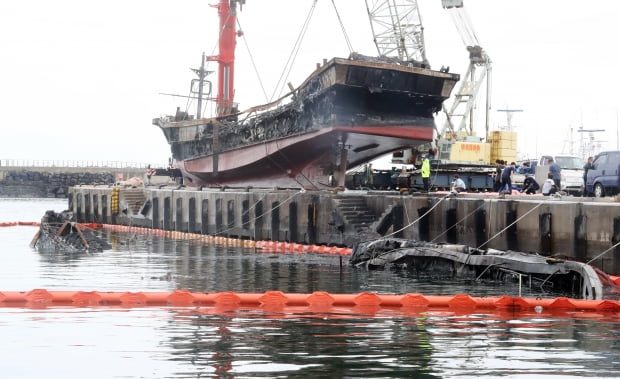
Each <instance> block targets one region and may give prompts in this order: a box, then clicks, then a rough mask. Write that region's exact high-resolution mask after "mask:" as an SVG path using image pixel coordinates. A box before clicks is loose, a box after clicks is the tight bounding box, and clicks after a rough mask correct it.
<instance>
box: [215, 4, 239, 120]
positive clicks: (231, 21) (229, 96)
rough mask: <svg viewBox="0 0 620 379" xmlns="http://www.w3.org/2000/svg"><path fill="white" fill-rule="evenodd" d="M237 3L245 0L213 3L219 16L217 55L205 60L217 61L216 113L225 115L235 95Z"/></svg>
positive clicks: (232, 104) (231, 106)
mask: <svg viewBox="0 0 620 379" xmlns="http://www.w3.org/2000/svg"><path fill="white" fill-rule="evenodd" d="M237 3H239V5H240V6H241V5H243V4H245V0H220V2H219V4H217V5H213V7H216V8H217V10H218V15H219V17H220V39H219V46H220V52H219V55H215V56H208V57H207V61H216V62H217V63H218V78H217V98H216V104H217V115H218V116H225V115H228V114H231V113H232V110H233V108H234V103H233V98H234V96H235V86H234V84H235V46H236V45H237V35H239V36H241V35H242V32H241V31H239V32H237V30H236V29H237Z"/></svg>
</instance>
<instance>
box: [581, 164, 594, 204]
mask: <svg viewBox="0 0 620 379" xmlns="http://www.w3.org/2000/svg"><path fill="white" fill-rule="evenodd" d="M593 161H594V157H588V161H587V162H586V164H585V165H584V166H583V196H586V195H587V193H588V191H587V190H586V188H588V187H587V185H588V171H590V169H591V168H592V162H593Z"/></svg>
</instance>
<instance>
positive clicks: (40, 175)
mask: <svg viewBox="0 0 620 379" xmlns="http://www.w3.org/2000/svg"><path fill="white" fill-rule="evenodd" d="M142 175H144V169H109V168H48V167H30V168H26V167H16V168H9V167H4V168H1V169H0V197H35V198H45V197H60V198H63V197H67V196H68V193H69V187H73V186H78V185H81V184H88V185H112V184H114V183H115V182H116V181H118V180H119V178H121V179H122V178H128V177H131V176H142Z"/></svg>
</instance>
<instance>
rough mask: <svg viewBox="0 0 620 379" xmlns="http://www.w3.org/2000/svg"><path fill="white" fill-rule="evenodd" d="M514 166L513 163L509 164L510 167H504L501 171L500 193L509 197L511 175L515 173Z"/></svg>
mask: <svg viewBox="0 0 620 379" xmlns="http://www.w3.org/2000/svg"><path fill="white" fill-rule="evenodd" d="M516 166H517V164H516V163H515V162H510V166H506V167H505V168H504V171H502V190H501V191H500V193H501V192H504V191H506V193H508V194H509V195H510V194H512V174H513V173H514V172H515V167H516Z"/></svg>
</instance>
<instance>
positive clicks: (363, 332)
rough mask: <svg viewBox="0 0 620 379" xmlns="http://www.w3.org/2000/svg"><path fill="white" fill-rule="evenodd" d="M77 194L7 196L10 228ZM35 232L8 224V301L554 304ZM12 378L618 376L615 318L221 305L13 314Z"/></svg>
mask: <svg viewBox="0 0 620 379" xmlns="http://www.w3.org/2000/svg"><path fill="white" fill-rule="evenodd" d="M66 205H67V202H66V200H64V199H62V200H61V199H0V222H7V221H39V220H40V219H41V216H43V214H44V212H45V211H46V210H50V209H51V210H56V211H61V210H64V209H65V208H66ZM36 231H37V228H36V227H32V226H12V227H3V228H0V292H2V291H29V290H32V289H37V288H44V289H47V290H54V291H94V290H97V291H121V292H124V291H131V292H137V291H156V292H167V291H174V290H176V289H185V290H189V291H196V292H224V291H234V292H265V291H270V290H278V291H282V292H291V293H312V292H314V291H326V292H330V293H359V292H375V293H396V294H403V293H422V294H424V295H454V294H459V293H468V294H471V295H472V296H499V295H510V296H517V295H518V294H519V291H521V293H522V295H523V296H544V294H541V293H539V292H537V291H536V290H535V289H529V288H519V286H517V285H513V284H510V285H507V284H497V283H472V282H470V281H460V282H459V281H455V280H454V279H451V278H427V277H418V276H416V275H414V274H412V273H408V272H405V271H391V270H379V271H366V270H364V269H358V268H353V267H351V266H349V265H348V261H347V258H346V257H345V258H341V257H339V256H333V255H319V254H283V253H265V252H260V251H256V250H252V249H244V248H240V247H222V246H211V245H207V244H205V243H204V242H198V241H192V240H174V239H167V238H164V237H160V236H153V235H144V234H135V233H113V232H108V231H98V232H97V233H100V235H101V236H102V237H104V238H105V239H106V240H108V241H109V242H110V243H111V244H112V246H113V248H112V249H111V250H106V251H104V252H101V253H91V254H62V253H54V254H40V253H38V252H36V251H34V250H33V249H32V248H30V246H29V244H30V241H31V240H32V238H33V237H34V235H35V233H36ZM0 333H2V335H3V338H2V340H1V342H0V354H1V356H2V359H1V361H0V373H1V375H2V376H3V377H6V378H40V377H46V378H84V377H88V378H198V377H219V378H257V377H265V378H275V377H277V378H284V377H299V378H307V377H326V378H327V377H328V378H340V377H346V378H353V377H366V378H395V377H407V378H473V377H480V376H485V377H489V378H494V377H496V378H499V377H501V378H544V377H547V378H577V377H590V378H591V377H620V315H618V314H617V313H596V314H595V313H586V312H570V311H564V312H556V313H553V314H551V313H548V312H544V311H543V312H529V313H510V312H504V313H496V312H485V311H484V310H476V311H475V313H471V312H464V313H459V312H458V311H451V310H449V309H445V310H442V311H436V310H425V309H419V310H416V311H409V312H407V311H402V310H396V309H394V310H386V309H366V308H352V309H328V310H326V311H325V312H320V313H316V312H308V311H297V310H295V309H294V308H291V309H289V308H284V309H261V308H255V309H246V308H242V307H239V308H231V309H226V310H217V309H213V307H209V306H191V307H179V306H144V307H122V306H92V307H73V306H39V307H23V306H13V307H7V306H2V307H0Z"/></svg>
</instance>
